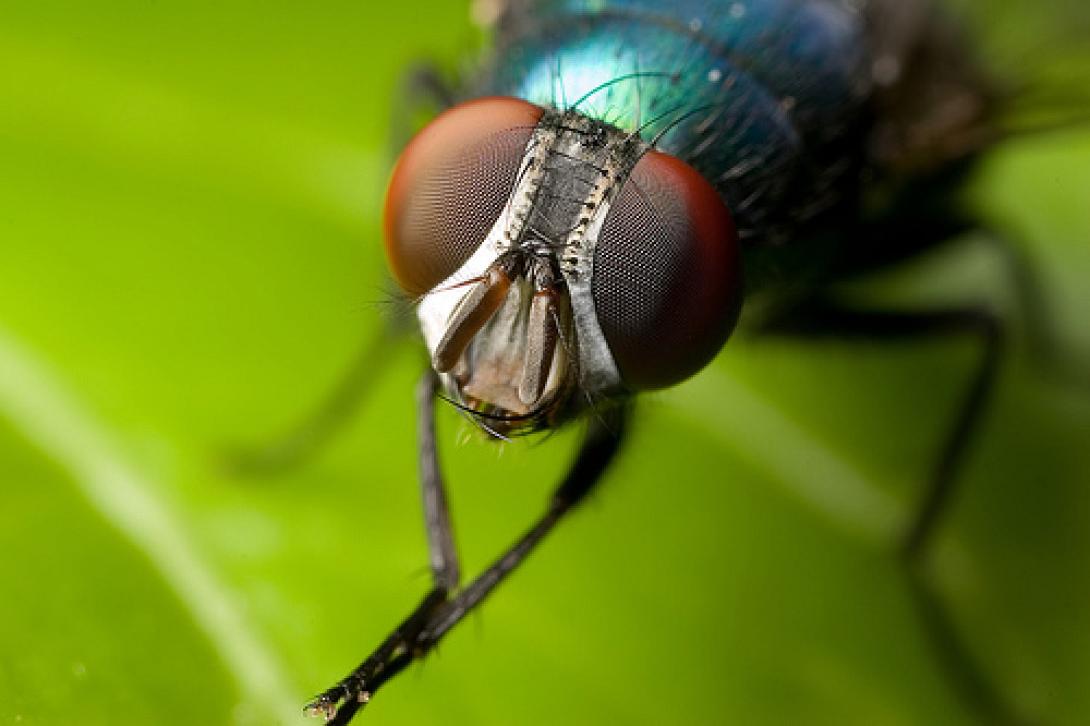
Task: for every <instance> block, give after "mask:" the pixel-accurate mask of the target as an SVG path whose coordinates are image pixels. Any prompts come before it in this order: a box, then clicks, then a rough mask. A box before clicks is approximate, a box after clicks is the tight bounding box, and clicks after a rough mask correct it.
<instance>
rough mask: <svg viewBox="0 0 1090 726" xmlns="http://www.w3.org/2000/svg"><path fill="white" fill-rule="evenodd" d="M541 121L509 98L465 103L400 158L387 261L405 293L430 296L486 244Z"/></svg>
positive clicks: (389, 212)
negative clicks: (535, 128)
mask: <svg viewBox="0 0 1090 726" xmlns="http://www.w3.org/2000/svg"><path fill="white" fill-rule="evenodd" d="M541 113H542V109H541V108H539V107H537V106H534V105H533V104H531V103H527V102H526V101H521V100H519V99H515V98H503V97H490V98H480V99H476V100H473V101H468V102H466V103H463V104H460V105H458V106H455V107H453V108H451V109H449V110H447V111H445V112H443V113H442V114H440V115H439V116H438V117H437V118H436V119H435V120H434V121H432V122H431V123H430V124H428V126H426V127H425V128H424V129H423V130H422V131H421V132H420V133H419V134H417V135H416V137H415V138H413V140H412V141H411V142H410V143H409V145H408V146H407V147H406V148H405V151H404V152H402V154H401V158H400V159H399V160H398V163H397V166H396V167H395V169H394V173H393V176H392V178H391V179H390V187H389V189H388V191H387V193H386V212H385V228H386V255H387V258H388V260H389V262H390V267H391V269H392V271H393V273H394V277H395V278H396V279H397V281H398V283H399V284H400V285H401V286H402V288H404V289H405V290H406V291H407V292H408V293H410V294H412V295H422V294H424V293H426V292H428V291H429V290H431V289H432V288H434V287H435V286H436V285H438V284H439V283H440V282H442V281H443V280H445V279H446V278H448V277H450V275H452V274H454V272H456V271H457V270H458V268H460V267H461V266H462V265H463V264H464V263H465V262H466V260H468V259H469V258H470V256H471V255H472V254H473V253H474V252H475V251H476V250H477V248H478V247H479V246H480V245H481V243H482V242H483V241H484V239H485V237H486V236H487V235H488V232H489V231H490V230H491V229H492V226H493V225H494V224H495V223H496V220H497V219H498V218H499V216H500V213H501V212H502V211H503V208H504V206H505V205H506V203H507V199H508V197H509V195H510V194H511V190H512V189H513V188H514V185H515V181H516V178H517V176H518V171H519V166H520V164H521V162H522V156H523V153H524V152H525V150H526V145H527V143H528V142H529V140H530V137H531V136H532V135H533V133H534V126H535V125H536V124H537V122H538V120H539V119H540V118H541Z"/></svg>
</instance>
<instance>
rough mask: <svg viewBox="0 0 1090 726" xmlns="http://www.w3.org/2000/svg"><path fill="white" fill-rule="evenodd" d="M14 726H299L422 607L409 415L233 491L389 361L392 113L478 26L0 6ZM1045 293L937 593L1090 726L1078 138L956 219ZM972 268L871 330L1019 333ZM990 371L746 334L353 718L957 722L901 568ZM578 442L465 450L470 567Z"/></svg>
mask: <svg viewBox="0 0 1090 726" xmlns="http://www.w3.org/2000/svg"><path fill="white" fill-rule="evenodd" d="M2 15H3V20H2V22H0V477H2V478H0V481H2V482H3V483H2V488H0V552H2V553H3V554H2V555H0V582H2V583H3V584H2V585H0V593H2V597H0V723H5V724H6V723H12V724H14V723H19V724H68V723H79V724H128V723H132V724H144V723H158V724H170V723H179V724H191V723H203V724H219V723H224V724H236V723H237V724H258V723H261V724H264V723H299V722H303V721H304V720H303V718H302V716H301V715H300V707H301V705H302V703H303V702H304V701H305V700H306V699H307V697H309V696H310V695H312V694H313V693H316V692H317V691H319V690H321V689H323V688H325V687H326V686H327V685H329V684H331V683H332V682H333V681H334V680H336V679H337V678H339V677H340V676H341V675H343V674H344V672H346V671H347V670H348V669H349V668H350V667H351V666H353V665H355V663H356V662H357V661H358V660H359V659H360V658H361V657H362V656H364V655H365V654H366V652H367V651H368V650H369V649H370V647H371V646H373V645H374V644H376V643H377V641H378V640H379V639H380V638H381V637H383V636H384V635H385V634H386V632H387V631H388V629H389V628H390V627H391V626H392V625H393V624H394V623H395V622H396V621H397V620H398V619H399V618H400V617H401V616H402V615H403V614H405V612H406V611H407V610H408V608H409V607H410V606H412V605H413V604H415V602H416V600H417V599H418V597H419V596H420V594H421V593H423V591H424V590H425V588H426V587H427V575H426V569H425V563H426V560H425V547H424V538H423V535H422V532H421V522H420V514H419V505H418V501H417V499H418V498H417V489H416V477H415V444H414V422H413V410H412V395H413V394H412V388H413V384H414V380H415V378H416V376H417V375H418V372H419V371H420V365H421V360H422V357H421V355H420V353H419V351H418V350H417V349H416V348H415V347H414V346H413V345H412V344H402V345H399V346H392V347H391V348H390V350H389V353H388V355H389V358H390V362H391V366H390V370H389V371H388V372H387V373H385V374H383V375H381V376H378V375H376V376H375V378H374V380H373V385H372V392H371V395H372V397H371V400H370V404H369V406H368V407H367V408H366V409H365V410H363V411H361V412H360V413H359V415H358V416H356V417H354V418H353V420H352V423H351V425H350V426H349V427H348V428H347V429H346V430H345V431H344V432H342V434H341V435H340V436H338V437H337V438H336V440H335V441H334V442H333V444H332V445H330V446H329V447H327V448H325V449H323V450H322V451H321V453H320V455H319V456H317V457H316V458H315V459H314V460H312V461H310V462H308V463H307V464H306V465H305V466H303V467H302V468H299V469H297V470H294V471H292V472H290V473H288V474H285V475H282V476H278V477H275V478H272V479H268V480H253V479H248V478H244V477H240V476H234V475H231V474H229V473H228V472H227V471H226V470H225V469H224V467H223V466H222V465H221V464H222V456H221V455H222V454H223V452H224V451H227V450H229V449H230V448H231V447H232V446H237V445H240V444H244V443H246V442H257V441H261V440H264V439H265V438H267V437H269V436H271V435H273V434H275V433H276V432H278V431H281V430H283V429H285V428H286V427H288V426H289V425H290V423H291V422H292V421H294V420H296V419H297V418H298V417H299V416H300V415H302V413H303V412H305V411H307V410H309V409H310V408H312V406H313V405H314V404H315V402H316V401H318V400H320V399H321V397H322V396H323V394H324V393H325V392H327V391H328V390H329V387H330V386H331V385H332V384H333V382H334V381H336V380H337V379H338V376H339V375H341V374H342V373H343V371H344V370H345V368H346V367H347V366H348V365H349V363H350V361H351V360H352V358H353V356H354V355H355V351H356V349H357V348H358V346H359V345H360V344H361V342H362V341H363V340H364V339H365V338H366V336H367V334H368V333H369V332H371V331H374V330H377V329H378V327H379V326H380V325H381V324H382V323H381V321H382V318H383V316H384V315H387V314H389V307H388V306H387V305H385V304H383V302H384V301H385V300H387V295H386V293H385V292H384V290H383V281H382V280H383V278H382V275H383V262H382V259H381V252H380V249H381V245H380V231H379V221H378V220H379V216H378V215H379V210H380V204H381V199H382V193H383V186H384V181H385V177H386V174H387V170H388V165H389V153H388V142H387V140H388V139H389V136H390V131H389V126H390V118H391V108H392V105H393V104H394V103H395V102H396V101H397V95H396V94H397V92H396V89H397V86H398V83H399V79H400V78H401V74H402V73H403V72H404V69H405V68H406V67H407V66H408V65H409V64H410V63H411V62H412V61H414V60H418V59H420V58H433V59H438V60H440V61H441V62H443V63H444V64H447V65H451V66H452V65H454V64H455V63H456V62H457V59H459V58H464V57H465V56H466V55H467V54H468V53H471V52H472V50H473V48H474V47H476V45H477V44H478V40H479V37H478V36H479V33H478V32H477V31H475V30H474V29H473V27H472V26H471V25H470V23H469V20H468V14H467V12H466V8H465V6H464V4H462V3H451V2H446V1H445V0H443V1H440V0H434V1H432V2H413V3H393V4H390V5H388V6H386V7H379V6H378V4H370V3H358V2H354V3H349V2H344V3H305V4H304V3H298V4H281V3H244V2H231V3H224V2H215V3H212V2H203V3H202V2H188V3H173V2H156V3H150V2H129V3H126V2H110V3H95V4H92V3H60V2H51V3H25V4H22V5H21V6H20V5H13V4H5V6H4V8H3V11H2ZM967 199H968V203H970V204H973V205H975V206H976V207H977V208H978V209H979V210H980V212H981V214H982V215H983V217H984V218H986V219H987V220H989V221H990V222H991V223H993V224H995V225H998V226H1000V227H1001V228H1002V229H1003V230H1005V231H1006V232H1007V233H1008V234H1010V235H1011V236H1012V238H1014V239H1016V240H1018V241H1020V242H1021V243H1023V246H1024V249H1025V253H1026V255H1027V257H1028V258H1029V259H1031V260H1032V261H1033V262H1034V263H1035V264H1036V265H1037V267H1038V268H1039V270H1040V271H1041V275H1042V278H1043V280H1044V282H1045V285H1046V289H1047V291H1048V302H1049V303H1050V307H1051V309H1052V310H1053V314H1054V319H1055V321H1056V329H1057V333H1058V338H1059V341H1060V344H1061V349H1062V351H1063V354H1064V362H1065V365H1066V372H1065V373H1063V374H1052V375H1047V374H1045V373H1043V372H1042V369H1041V367H1040V366H1037V365H1035V363H1034V360H1033V359H1032V358H1031V357H1030V356H1029V355H1027V351H1026V346H1025V345H1023V344H1022V343H1021V342H1019V341H1020V338H1016V339H1015V343H1014V346H1013V348H1014V350H1013V355H1012V356H1011V358H1010V359H1009V360H1008V361H1007V363H1006V364H1005V366H1004V368H1003V372H1002V376H1001V381H1000V388H999V391H998V395H997V398H996V401H995V405H994V407H993V409H992V412H991V415H990V416H989V417H988V419H987V422H986V425H985V426H984V428H983V430H982V432H981V439H980V442H979V446H977V447H976V448H975V449H974V450H973V453H972V457H971V459H970V461H969V463H968V467H967V470H966V472H965V475H964V477H963V480H962V481H963V484H964V491H963V494H962V495H961V496H959V498H958V500H957V503H956V508H955V509H954V511H953V512H952V513H951V516H950V518H949V520H948V522H947V526H945V527H944V528H943V530H942V534H941V538H940V541H939V543H938V547H937V549H936V551H935V553H934V557H933V558H932V563H931V564H932V566H931V568H930V574H931V576H932V577H933V579H934V581H935V582H936V584H937V587H938V588H939V589H940V590H941V592H942V593H943V595H944V597H945V599H946V600H947V601H948V602H949V603H951V606H952V608H953V611H954V614H955V617H956V620H957V622H958V625H959V627H960V628H961V630H962V632H963V633H964V634H965V636H966V638H967V639H968V641H969V642H970V644H971V646H972V649H973V652H974V653H975V654H976V655H977V656H978V657H979V659H981V660H982V661H984V662H986V663H987V669H988V672H989V673H990V674H991V676H992V678H993V681H994V682H995V683H996V684H997V686H998V688H999V689H1000V690H1001V691H1002V692H1003V693H1004V694H1005V695H1006V696H1007V697H1008V698H1009V699H1010V700H1012V701H1014V702H1016V703H1017V704H1019V705H1020V706H1021V707H1022V708H1023V709H1025V710H1026V711H1027V712H1029V713H1033V714H1037V715H1039V716H1041V717H1042V719H1043V720H1044V721H1045V722H1047V723H1066V724H1078V723H1087V722H1088V721H1090V717H1087V716H1086V714H1087V713H1090V607H1088V604H1090V569H1088V568H1087V566H1086V563H1087V561H1088V555H1090V489H1088V487H1087V484H1090V475H1088V473H1087V472H1088V471H1090V392H1088V390H1090V389H1088V386H1087V385H1086V378H1085V376H1084V375H1083V369H1084V368H1085V367H1086V366H1085V364H1086V361H1087V360H1090V330H1088V328H1087V326H1086V324H1085V321H1086V320H1087V319H1088V316H1090V291H1088V290H1087V284H1086V281H1087V280H1088V279H1090V245H1088V244H1087V238H1088V235H1090V134H1088V133H1087V132H1085V131H1081V132H1080V131H1067V132H1063V133H1052V134H1047V135H1040V136H1027V137H1023V138H1020V139H1018V140H1016V141H1013V142H1011V143H1010V144H1008V145H1007V146H1006V147H1005V148H1004V149H1003V150H1001V151H1000V152H998V153H997V154H995V155H994V157H993V158H992V159H991V160H990V161H989V162H988V163H987V164H986V165H985V167H984V168H983V169H982V171H981V174H980V175H979V177H978V178H977V179H976V180H975V182H974V183H973V185H972V186H971V188H970V189H969V190H968V194H967ZM1005 275H1006V271H1005V269H1004V268H1003V267H1002V265H1001V264H998V263H997V261H996V259H995V256H994V254H992V253H991V251H990V248H989V246H988V245H987V244H985V243H983V242H982V241H980V240H975V241H974V240H968V241H967V242H966V244H965V245H963V246H962V247H961V248H959V249H956V250H951V251H950V252H948V253H944V254H942V255H940V256H938V257H936V258H934V259H931V260H926V261H923V262H921V263H920V264H919V265H915V266H913V268H912V269H909V270H906V271H902V272H899V273H897V274H896V275H892V276H890V278H889V279H887V280H885V281H884V284H882V285H881V286H878V287H877V288H875V289H866V290H860V291H859V294H860V295H881V296H893V297H897V298H906V297H918V296H921V295H923V296H926V297H928V298H929V299H932V300H935V299H944V298H951V297H953V298H958V299H963V300H964V299H978V298H984V299H989V300H995V301H997V304H1000V305H1004V306H1005V307H1007V308H1009V307H1010V305H1009V303H1010V296H1009V295H1006V294H1005V291H1006V290H1008V289H1009V285H1008V284H1006V283H1007V282H1008V280H1007V278H1006V277H1005ZM973 355H974V352H973V350H972V348H971V347H970V346H968V345H965V344H962V343H958V342H950V341H948V342H943V343H937V344H906V345H898V346H889V347H873V346H863V345H847V344H832V343H826V344H821V345H815V344H811V343H798V342H785V341H776V342H772V341H759V340H747V339H745V338H744V337H742V338H740V339H738V340H737V341H736V342H733V343H732V344H731V345H729V346H728V347H727V349H726V350H725V352H724V353H723V354H722V355H721V356H720V358H719V359H718V360H717V361H716V362H715V363H714V364H713V365H712V366H711V367H710V368H709V369H708V370H707V371H705V372H704V373H702V374H701V375H699V376H697V377H696V378H695V379H693V380H692V381H690V382H688V383H686V384H684V385H682V386H680V387H678V388H677V389H675V390H672V391H669V392H665V393H661V394H656V395H654V396H651V397H649V399H648V400H646V401H645V402H644V403H643V405H642V407H641V410H640V414H641V415H640V418H639V420H638V423H637V425H636V427H635V429H634V436H633V438H632V440H631V441H630V443H629V445H628V448H627V450H626V452H625V455H624V456H623V458H622V459H621V460H620V462H619V463H618V464H617V466H616V467H614V469H613V470H612V471H611V472H610V474H609V476H608V477H607V481H606V482H605V486H603V487H602V489H601V490H600V491H599V493H598V494H597V495H596V496H595V497H594V499H593V500H592V501H591V502H590V503H589V504H588V505H587V506H585V507H584V508H583V509H581V510H580V511H579V512H578V513H577V514H575V515H574V516H573V517H572V518H571V520H570V521H569V522H567V523H565V525H564V526H563V527H562V528H561V529H560V530H558V532H557V533H556V534H555V536H553V537H552V538H551V539H550V540H549V541H548V542H547V543H546V545H545V546H544V548H543V549H542V550H541V551H540V552H539V553H538V554H537V555H535V556H534V557H533V558H532V559H531V560H530V562H529V563H528V564H527V565H526V567H525V568H524V569H523V570H522V571H520V572H519V573H518V574H517V575H515V576H514V577H513V578H512V579H511V580H510V581H509V582H508V583H506V584H505V585H504V586H503V587H502V589H501V590H500V591H499V592H498V593H497V595H496V597H494V598H493V599H492V600H491V601H489V602H488V603H487V604H486V605H485V607H484V608H483V610H482V611H481V613H480V614H479V615H477V616H475V617H470V618H469V619H468V620H467V621H466V622H465V623H464V624H463V625H462V626H461V627H460V628H458V629H457V630H456V631H454V632H453V633H452V635H451V636H450V637H449V638H448V639H447V640H446V641H445V642H444V643H443V646H442V648H441V650H440V652H439V654H438V655H437V656H435V657H432V658H429V659H428V660H427V661H426V662H424V663H423V664H422V665H418V666H416V667H414V668H412V669H410V672H408V673H406V674H405V675H404V676H402V677H401V678H399V679H398V680H397V681H396V682H394V683H393V684H391V685H390V686H389V687H387V688H386V689H384V690H383V691H382V693H381V694H380V695H379V696H378V697H377V699H376V700H375V702H374V703H373V704H372V705H371V706H370V707H369V708H368V709H367V711H366V712H365V713H364V714H363V715H362V717H361V718H360V722H361V723H371V724H384V723H407V724H440V723H442V724H450V723H467V724H487V723H494V724H512V723H519V724H551V723H586V724H602V723H685V724H703V723H734V724H917V723H919V724H946V723H950V724H960V723H968V722H969V719H968V717H967V715H966V714H965V713H964V712H963V711H962V709H961V707H960V705H959V704H958V702H957V700H956V699H955V698H954V697H953V695H952V692H951V689H950V687H949V684H948V683H947V682H945V681H944V680H943V678H942V676H941V674H940V673H939V671H938V670H937V668H936V665H935V662H934V659H933V658H932V655H931V652H930V650H929V645H928V643H927V642H926V641H925V640H924V638H923V635H922V632H921V629H920V627H919V624H918V621H917V619H916V614H915V611H914V610H913V608H912V606H911V603H910V601H909V598H908V593H907V589H906V585H905V582H904V579H903V576H902V573H901V572H900V570H898V568H897V566H896V563H895V560H894V559H893V557H892V556H891V554H890V552H891V550H892V543H893V542H894V541H895V538H896V534H897V531H898V528H899V526H901V524H902V523H903V521H904V518H905V517H906V515H907V512H908V511H909V509H910V506H911V503H912V502H913V500H914V497H915V496H916V494H917V493H918V492H919V490H920V483H921V480H922V477H923V475H924V472H925V471H926V468H927V462H928V460H929V456H930V455H931V452H932V451H933V450H934V448H935V447H936V445H937V444H938V442H939V441H940V439H941V433H942V431H943V430H944V427H945V426H946V425H947V422H948V420H949V417H950V414H951V412H952V410H953V408H952V407H953V403H954V400H955V399H956V395H957V392H958V390H959V387H960V386H961V385H962V384H963V381H964V380H965V377H966V375H967V373H968V371H969V369H970V367H971V365H972V360H973ZM573 433H574V432H563V433H561V434H560V435H557V436H555V437H552V438H549V439H547V440H545V441H521V442H517V443H515V444H507V445H496V444H492V443H489V442H485V441H482V440H481V439H480V437H478V436H474V435H472V434H471V432H469V431H468V430H467V427H466V426H465V425H464V424H463V423H462V422H461V421H460V419H459V418H458V417H457V416H455V415H453V414H452V413H450V412H449V411H446V412H444V413H443V415H442V417H441V432H440V435H441V440H442V444H443V446H444V450H445V456H444V462H445V465H446V467H447V471H448V474H449V479H450V482H451V492H452V493H451V497H452V499H453V508H454V514H455V519H456V526H457V536H458V541H459V545H460V548H461V550H462V552H463V558H464V565H465V567H464V569H465V571H466V572H467V573H469V574H472V573H474V572H476V571H477V570H479V569H480V568H481V567H483V566H484V565H486V564H487V563H488V562H489V561H490V560H491V559H492V557H493V556H494V555H495V554H496V553H497V552H498V551H499V549H500V548H501V547H502V546H504V545H505V544H506V543H507V542H508V541H509V540H510V539H511V538H512V537H514V536H515V535H516V534H517V533H519V532H520V531H521V530H522V529H523V528H524V527H525V526H526V524H527V523H528V522H529V521H530V520H531V518H532V517H533V516H534V515H535V514H536V513H537V512H538V511H539V510H540V508H541V505H542V503H543V502H544V500H545V497H546V496H547V492H548V490H549V486H550V482H551V481H553V480H555V478H556V477H557V475H558V473H559V471H560V470H561V469H562V468H563V466H564V463H565V461H566V460H567V458H568V456H569V455H570V453H571V450H572V447H573V444H574V437H573Z"/></svg>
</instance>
